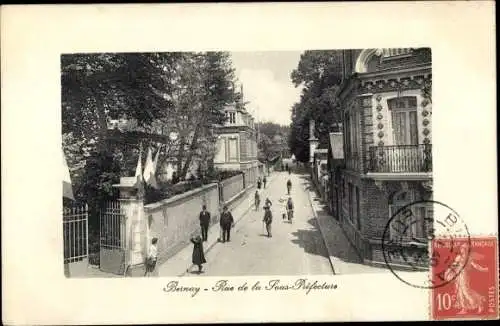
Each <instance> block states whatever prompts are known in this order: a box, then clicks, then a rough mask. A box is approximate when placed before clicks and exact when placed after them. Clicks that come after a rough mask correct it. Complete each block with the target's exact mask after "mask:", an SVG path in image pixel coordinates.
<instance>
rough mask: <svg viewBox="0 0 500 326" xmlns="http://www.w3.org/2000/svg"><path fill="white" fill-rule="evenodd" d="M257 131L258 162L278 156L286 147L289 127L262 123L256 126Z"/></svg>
mask: <svg viewBox="0 0 500 326" xmlns="http://www.w3.org/2000/svg"><path fill="white" fill-rule="evenodd" d="M256 127H257V128H258V130H259V135H260V136H259V144H258V146H259V155H258V157H259V160H261V161H266V160H268V159H269V158H272V157H275V156H277V155H280V153H282V152H283V151H284V150H285V149H287V147H288V143H287V139H288V134H289V132H290V127H289V126H283V125H280V124H277V123H274V122H262V123H258V124H257V126H256Z"/></svg>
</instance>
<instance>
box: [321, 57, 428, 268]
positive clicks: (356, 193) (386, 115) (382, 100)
mask: <svg viewBox="0 0 500 326" xmlns="http://www.w3.org/2000/svg"><path fill="white" fill-rule="evenodd" d="M343 61H344V64H343V69H344V71H343V75H344V79H343V82H342V84H341V87H340V91H339V98H340V101H341V107H342V110H343V132H342V134H343V137H342V138H343V160H341V161H339V160H338V159H334V158H333V157H332V158H329V159H330V160H331V164H329V171H330V182H331V184H330V189H331V196H332V198H331V200H330V206H331V207H332V211H333V212H334V216H335V218H337V219H338V220H339V221H340V223H341V224H342V226H343V228H344V230H345V231H346V233H347V234H348V236H349V238H350V240H351V242H352V244H354V245H355V247H356V248H357V249H358V252H359V253H360V255H361V256H362V257H363V260H364V262H365V263H372V264H384V263H385V261H384V256H383V253H382V237H383V235H384V230H385V229H386V227H388V225H389V224H388V223H389V222H390V221H389V220H390V218H391V216H392V215H393V214H394V213H396V212H397V211H398V209H400V208H402V207H403V206H405V205H408V204H410V203H413V202H417V201H422V200H429V199H432V145H431V144H432V133H431V120H432V119H431V117H432V99H431V98H430V96H427V94H428V93H426V92H425V89H428V88H426V87H428V86H429V85H431V84H432V67H431V66H432V62H431V52H430V49H426V48H417V49H365V50H344V51H343ZM332 142H333V138H332ZM331 145H332V146H333V145H334V144H333V143H332V144H331ZM334 151H335V149H331V150H330V153H333V152H334ZM337 157H338V155H337ZM339 162H341V163H339ZM412 212H413V214H415V216H416V217H417V222H416V223H414V224H412V225H411V227H409V228H408V230H407V232H406V236H407V238H405V240H404V241H403V244H402V246H403V252H406V254H408V255H409V256H413V257H421V256H422V255H425V254H426V253H427V240H426V237H427V231H428V230H429V227H431V226H432V225H431V223H428V222H427V221H429V220H430V219H432V207H429V205H428V204H423V203H422V204H421V205H420V204H419V205H416V206H413V207H412ZM388 229H392V228H391V227H388ZM386 232H387V231H386ZM387 234H389V235H388V236H389V237H391V236H392V235H391V233H390V232H389V233H386V235H387ZM419 255H420V256H419ZM401 259H405V258H401ZM397 260H398V259H395V260H394V259H393V260H392V261H393V263H394V262H395V263H394V265H397ZM401 263H402V264H401V266H403V261H401ZM422 263H423V261H422ZM422 266H424V265H422Z"/></svg>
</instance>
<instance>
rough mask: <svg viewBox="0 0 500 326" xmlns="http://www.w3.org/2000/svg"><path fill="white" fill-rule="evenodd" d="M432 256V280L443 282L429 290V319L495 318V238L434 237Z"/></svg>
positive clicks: (496, 297) (496, 249) (496, 279)
mask: <svg viewBox="0 0 500 326" xmlns="http://www.w3.org/2000/svg"><path fill="white" fill-rule="evenodd" d="M469 245H470V247H469ZM452 247H455V248H457V249H458V250H451V248H452ZM469 249H470V250H469ZM450 252H452V254H451V255H450ZM432 256H433V257H436V260H435V261H434V262H435V263H434V264H432V267H431V269H432V272H431V275H432V276H433V277H434V283H436V284H443V286H439V287H434V288H433V289H432V290H431V292H432V303H431V309H432V319H434V320H446V319H466V318H474V319H478V318H480V319H495V318H498V315H499V309H498V241H497V238H495V237H474V238H472V239H469V238H456V239H445V238H442V239H441V238H436V239H434V240H433V241H432ZM440 257H446V259H440ZM448 259H450V260H451V261H452V263H451V264H450V263H449V261H448Z"/></svg>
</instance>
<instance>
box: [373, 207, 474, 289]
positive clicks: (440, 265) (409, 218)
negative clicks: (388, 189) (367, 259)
mask: <svg viewBox="0 0 500 326" xmlns="http://www.w3.org/2000/svg"><path fill="white" fill-rule="evenodd" d="M422 212H424V213H422ZM417 228H418V229H422V230H423V232H421V233H420V234H419V233H418V232H414V231H415V229H417ZM464 234H465V235H466V236H465V237H464ZM436 239H439V240H436ZM441 239H445V240H446V243H447V245H446V246H445V245H443V246H442V247H443V249H442V250H441V251H439V252H433V253H432V254H431V255H430V254H429V242H432V243H439V244H441V243H442V242H441ZM458 239H461V240H460V242H459V243H457V241H458ZM382 252H383V255H384V260H385V263H386V265H387V267H388V268H389V269H390V270H391V272H392V273H393V274H394V275H395V276H396V277H397V278H398V279H399V280H401V281H402V282H403V283H406V284H408V285H410V286H413V287H418V288H423V289H431V288H438V287H441V286H444V285H446V284H447V283H450V282H452V281H453V280H454V279H455V278H456V277H457V275H458V274H460V272H461V271H462V270H463V269H464V265H461V266H457V267H456V268H455V269H454V271H455V273H454V274H453V275H451V274H450V275H448V277H443V276H442V275H443V274H444V273H445V271H446V270H447V268H448V267H449V266H451V265H452V264H453V262H454V260H453V259H454V258H455V257H456V256H457V254H458V253H460V252H462V258H463V260H464V262H466V261H467V260H468V258H469V252H470V237H469V232H468V230H467V225H466V224H465V223H464V221H463V220H462V219H461V218H460V216H459V215H458V213H457V212H455V211H454V210H453V209H452V208H451V207H449V206H448V205H446V204H443V203H441V202H438V201H432V200H422V201H415V202H412V203H410V204H408V205H406V206H403V207H401V208H400V209H399V210H397V211H396V212H395V214H394V215H393V216H392V217H391V218H390V219H389V221H388V223H387V225H386V228H385V230H384V234H383V237H382ZM432 266H434V267H432ZM431 267H432V268H431ZM429 268H431V270H430V271H429V272H430V273H429V275H428V277H426V278H420V279H418V281H417V280H416V279H414V278H408V275H409V274H408V273H407V272H408V271H415V272H417V271H425V270H429ZM435 273H436V275H435Z"/></svg>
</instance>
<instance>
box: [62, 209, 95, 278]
mask: <svg viewBox="0 0 500 326" xmlns="http://www.w3.org/2000/svg"><path fill="white" fill-rule="evenodd" d="M88 233H89V231H88V206H87V205H71V206H65V207H64V210H63V252H64V274H65V275H66V277H71V276H83V275H85V273H86V270H87V268H88V257H89V239H88Z"/></svg>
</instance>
